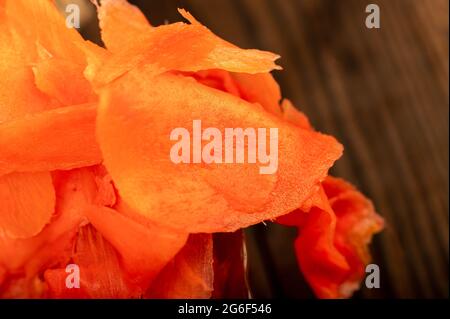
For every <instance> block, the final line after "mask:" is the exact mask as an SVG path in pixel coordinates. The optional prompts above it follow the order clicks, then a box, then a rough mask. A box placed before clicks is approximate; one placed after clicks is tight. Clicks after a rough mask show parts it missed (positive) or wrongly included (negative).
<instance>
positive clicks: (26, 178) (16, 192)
mask: <svg viewBox="0 0 450 319" xmlns="http://www.w3.org/2000/svg"><path fill="white" fill-rule="evenodd" d="M54 210H55V191H54V189H53V184H52V179H51V176H50V174H49V173H48V172H42V173H13V174H8V175H4V176H2V177H0V237H8V238H12V239H17V238H28V237H32V236H34V235H36V234H38V233H39V232H40V231H41V230H42V229H43V228H44V226H45V225H46V224H47V223H49V221H50V219H51V217H52V215H53V213H54Z"/></svg>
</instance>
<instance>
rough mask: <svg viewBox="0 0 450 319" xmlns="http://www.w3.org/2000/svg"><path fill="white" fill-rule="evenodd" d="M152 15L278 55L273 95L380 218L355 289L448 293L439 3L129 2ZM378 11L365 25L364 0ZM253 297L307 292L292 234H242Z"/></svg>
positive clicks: (445, 100) (443, 11) (444, 58)
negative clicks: (333, 140)
mask: <svg viewBox="0 0 450 319" xmlns="http://www.w3.org/2000/svg"><path fill="white" fill-rule="evenodd" d="M131 2H133V3H135V4H137V5H139V6H140V8H141V9H143V10H144V11H145V13H146V15H147V16H148V17H149V20H150V21H151V22H152V24H154V25H157V24H161V23H164V22H165V21H169V22H174V21H179V20H181V18H180V16H179V15H178V13H177V11H176V8H177V7H182V8H185V9H187V10H189V11H191V12H192V13H193V14H194V16H196V17H197V18H198V19H199V20H200V21H202V22H203V23H204V24H206V25H207V26H208V27H209V28H210V29H212V30H213V31H214V32H215V33H217V34H218V35H220V36H222V37H223V38H225V39H227V40H229V41H231V42H233V43H236V44H238V45H240V46H242V47H244V48H259V49H264V50H270V51H273V52H276V53H279V54H281V56H282V59H281V60H280V64H281V65H282V66H283V67H284V71H282V72H276V73H275V76H276V78H277V80H278V81H279V83H280V85H281V87H282V90H283V94H284V96H285V97H288V98H290V99H291V100H292V101H293V102H294V103H295V104H296V105H297V106H298V107H299V108H300V109H302V110H303V111H304V112H305V113H306V114H307V115H308V116H309V117H310V119H311V121H312V123H313V124H314V126H315V127H316V128H317V129H319V130H320V131H323V132H327V133H330V134H332V135H334V136H336V137H337V138H338V139H339V140H340V141H341V142H342V143H343V144H344V145H345V155H344V157H343V158H342V159H341V160H340V161H339V162H338V163H337V165H336V167H335V168H334V169H333V171H332V173H333V174H335V175H337V176H341V177H344V178H346V179H348V180H350V181H351V182H353V183H354V184H355V185H357V186H358V187H359V188H360V189H361V190H362V191H363V192H364V193H365V194H366V195H368V196H369V197H370V198H372V199H373V201H374V203H375V205H376V207H377V209H378V211H379V212H380V214H381V215H382V216H383V217H384V218H385V219H386V221H387V229H386V230H385V231H384V233H383V234H381V235H379V236H377V237H376V238H375V241H374V244H373V246H372V248H373V257H374V262H375V263H377V264H378V265H380V269H381V288H380V289H372V290H368V289H362V290H361V291H360V292H358V293H357V294H356V296H355V297H356V298H359V297H363V298H370V297H382V298H389V297H402V298H405V297H427V298H429V297H448V294H449V290H448V279H449V278H448V266H449V251H448V243H449V242H448V239H449V238H448V234H449V232H448V190H449V175H448V174H449V171H448V161H449V148H448V142H449V141H448V136H449V122H448V117H449V95H448V75H449V73H448V72H449V69H448V68H449V64H448V49H449V47H448V0H376V1H369V0H367V1H364V0H340V1H338V0H235V1H233V0H185V1H176V0H164V1H155V0H152V1H147V0H136V1H131ZM369 3H376V4H378V5H379V6H380V9H381V28H380V29H367V28H366V26H365V19H366V16H367V13H366V12H365V8H366V6H367V5H368V4H369ZM247 235H248V246H249V258H250V271H251V274H252V275H251V276H250V282H251V284H252V287H253V293H254V295H255V296H256V297H312V294H311V292H310V291H309V289H308V288H307V286H306V285H305V283H304V282H303V279H302V278H301V276H300V274H299V272H298V270H297V267H296V262H295V257H294V255H293V250H292V239H293V238H294V237H295V232H294V231H292V230H286V229H285V228H282V227H280V226H274V225H268V226H267V227H266V226H263V225H261V226H256V227H254V228H252V229H250V230H249V231H248V232H247Z"/></svg>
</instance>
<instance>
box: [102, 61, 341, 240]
mask: <svg viewBox="0 0 450 319" xmlns="http://www.w3.org/2000/svg"><path fill="white" fill-rule="evenodd" d="M153 74H154V73H153V70H149V71H148V72H147V70H146V68H144V70H133V71H132V72H129V73H128V74H126V75H124V76H123V77H121V78H120V79H118V80H117V81H115V82H114V83H112V84H111V85H109V86H108V87H105V89H104V90H103V91H102V93H101V103H100V107H99V114H98V118H97V125H98V126H97V133H98V139H99V143H100V146H101V149H102V153H103V155H104V159H105V166H106V167H107V169H108V171H109V172H110V174H111V176H112V178H113V180H114V182H115V184H116V186H117V188H118V189H119V192H120V194H121V196H122V198H123V200H124V202H126V203H127V204H128V205H129V206H130V207H131V208H132V209H134V210H135V211H136V212H138V213H140V214H141V215H143V216H145V217H147V218H148V219H150V220H152V221H154V222H157V223H162V224H164V225H166V226H167V227H175V228H177V229H183V230H185V231H187V232H216V231H234V230H236V229H238V228H241V227H245V226H248V225H251V224H255V223H258V222H260V221H262V220H266V219H270V218H275V217H277V216H279V215H283V214H285V213H287V212H289V211H292V210H294V209H296V208H298V207H300V206H301V205H302V203H303V202H304V201H305V200H306V199H307V197H308V196H309V194H310V193H311V191H312V188H313V187H314V186H315V185H316V184H317V183H318V182H319V181H321V180H323V179H324V178H325V176H326V175H327V171H328V169H329V168H330V167H331V165H332V164H333V162H334V161H335V160H336V159H337V158H338V157H339V156H340V155H341V152H342V147H341V145H340V144H339V143H337V142H336V141H335V139H334V138H332V137H329V136H325V135H322V134H319V133H316V132H312V131H308V130H302V129H300V128H297V127H295V126H293V125H290V124H288V123H286V122H283V121H281V120H279V119H278V118H277V117H274V116H271V115H270V114H269V113H267V112H265V111H264V110H262V109H261V108H260V107H256V106H255V105H253V104H249V103H248V102H245V101H243V100H241V99H238V98H236V97H234V96H231V95H229V94H227V93H224V92H221V91H218V90H215V89H211V88H209V87H206V86H203V85H200V84H198V83H197V82H195V81H194V80H192V79H189V78H185V77H181V76H176V75H171V74H164V75H160V76H154V75H153ZM129 90H132V91H133V92H136V93H135V94H133V95H126V94H123V92H127V91H129ZM155 114H158V116H157V117H155V116H154V115H155ZM124 119H126V120H124ZM192 119H201V120H202V125H203V128H206V127H215V128H218V129H219V130H220V131H221V132H224V129H225V128H227V127H228V128H230V127H231V128H232V127H241V128H247V127H250V128H251V127H253V128H259V127H265V128H278V129H279V133H278V135H279V160H278V171H277V172H276V173H275V174H273V175H262V174H260V172H259V167H258V165H256V164H250V163H245V164H210V165H204V164H196V165H193V164H189V165H187V164H178V165H177V164H174V163H173V162H172V161H171V160H170V156H169V155H170V149H171V147H172V145H173V144H174V142H172V141H170V139H169V136H170V132H171V130H172V129H174V128H177V127H181V128H186V129H187V130H188V131H191V130H192ZM191 136H192V132H191ZM141 141H146V142H145V143H142V142H141ZM246 151H247V150H246ZM299 176H301V178H299ZM243 180H245V181H246V183H242V181H243ZM161 185H167V187H162V186H161Z"/></svg>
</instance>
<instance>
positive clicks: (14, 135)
mask: <svg viewBox="0 0 450 319" xmlns="http://www.w3.org/2000/svg"><path fill="white" fill-rule="evenodd" d="M96 110H97V106H96V104H85V105H74V106H70V107H65V108H58V109H54V110H49V111H45V112H40V113H37V114H32V115H29V116H26V117H23V118H20V119H16V120H14V121H8V122H5V123H0V150H1V151H0V176H1V175H3V174H7V173H10V172H32V171H46V170H57V169H73V168H77V167H82V166H89V165H94V164H98V163H100V162H101V159H102V156H101V152H100V148H99V147H98V145H97V142H96V138H95V119H96V112H97V111H96Z"/></svg>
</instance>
